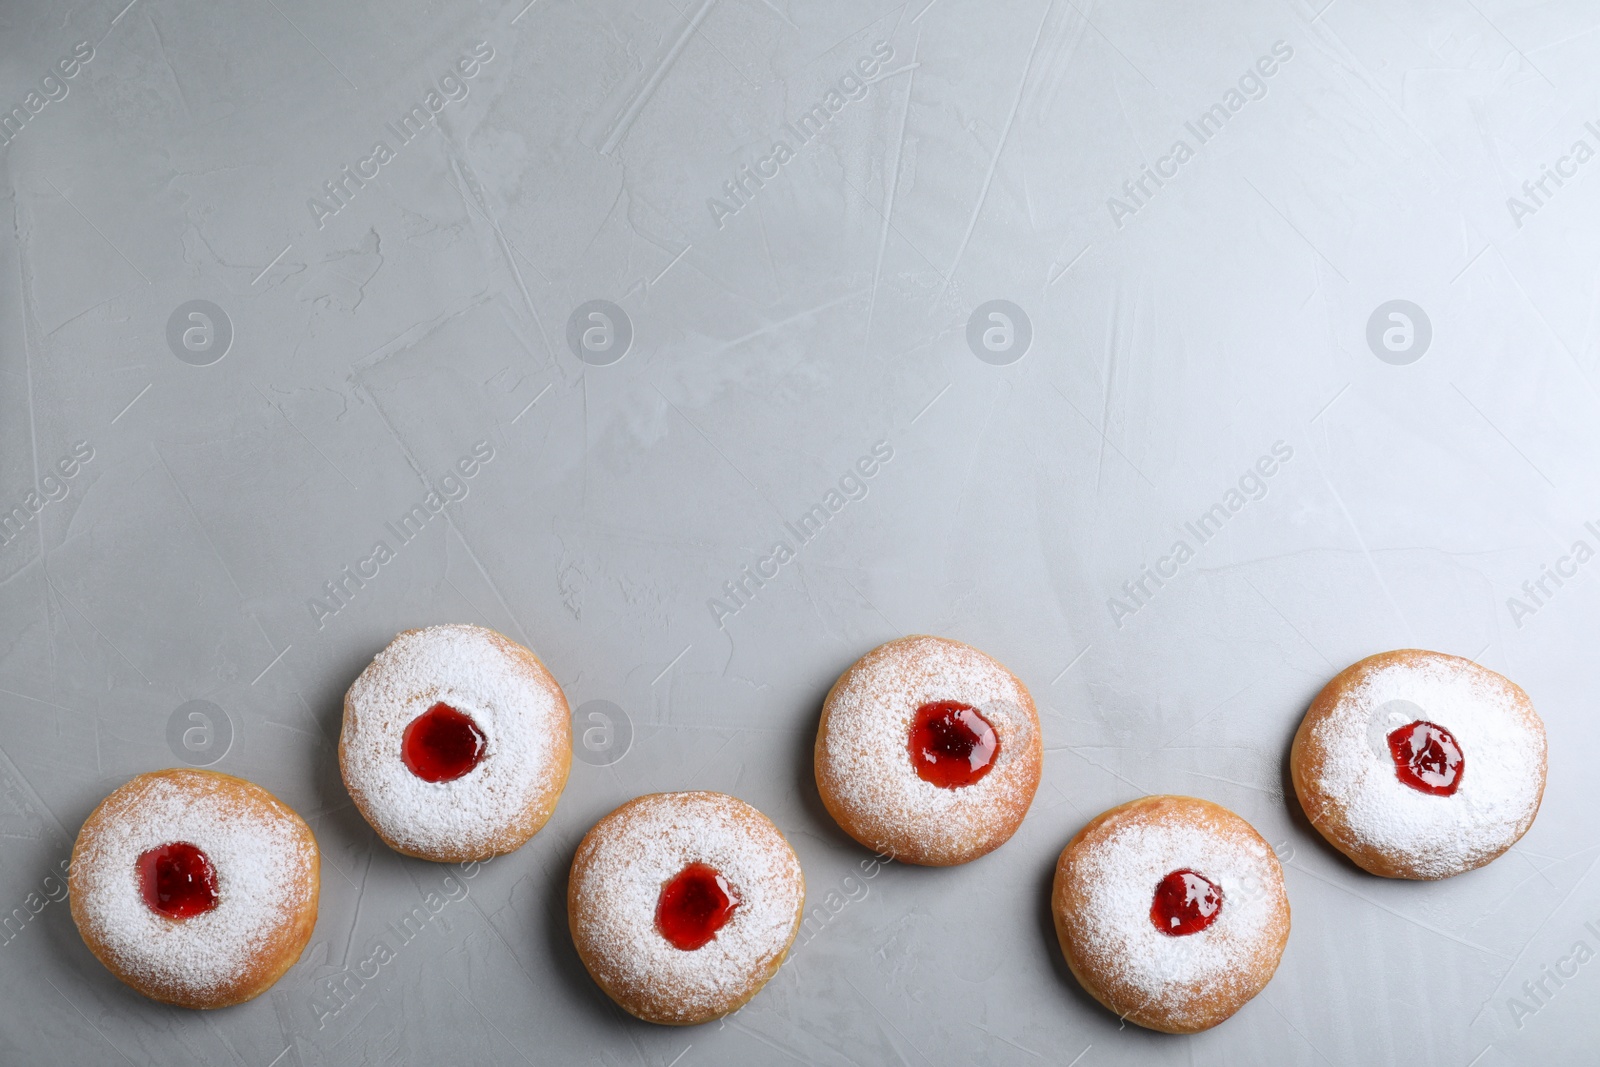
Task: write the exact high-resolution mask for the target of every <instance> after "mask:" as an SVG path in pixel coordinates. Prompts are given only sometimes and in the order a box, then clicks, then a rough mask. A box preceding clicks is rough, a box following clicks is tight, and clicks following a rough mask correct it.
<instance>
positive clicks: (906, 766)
mask: <svg viewBox="0 0 1600 1067" xmlns="http://www.w3.org/2000/svg"><path fill="white" fill-rule="evenodd" d="M945 700H950V701H959V702H960V703H963V704H970V705H972V706H973V707H975V708H977V709H978V711H979V712H980V713H981V714H982V715H983V717H984V718H985V719H987V720H988V721H989V723H990V725H991V726H993V727H994V730H995V733H996V734H997V735H998V737H999V740H1000V752H999V756H998V758H997V759H996V760H995V762H994V764H993V765H992V767H991V769H990V771H989V773H988V774H986V775H984V777H982V778H981V779H979V780H978V781H977V782H975V783H973V784H972V785H968V786H963V787H961V788H959V789H946V788H944V787H942V786H938V785H935V784H933V783H932V782H928V781H925V780H924V779H923V778H922V777H921V776H920V775H918V774H917V772H916V768H915V766H914V765H913V763H912V761H911V757H910V753H909V751H908V749H907V743H908V739H909V737H910V731H911V723H912V718H913V717H914V716H915V714H916V712H917V709H918V708H920V707H922V706H923V705H924V704H929V703H934V702H938V701H945ZM1037 721H1038V720H1037V718H1036V716H1035V714H1034V711H1033V701H1032V698H1031V697H1030V696H1029V695H1028V693H1027V691H1026V690H1025V689H1023V688H1022V686H1021V684H1020V683H1018V681H1017V680H1016V678H1014V677H1013V676H1012V675H1011V673H1010V672H1009V671H1007V670H1006V669H1005V668H1004V667H1002V666H1001V665H1000V664H999V663H997V662H995V661H994V660H993V659H991V658H989V657H988V656H986V655H985V654H983V653H982V652H980V651H978V650H977V649H975V648H972V647H971V646H969V645H964V644H961V643H959V642H956V641H949V640H945V639H943V638H938V637H928V636H916V637H911V638H907V639H905V640H902V641H896V642H892V643H890V644H888V645H885V646H883V647H882V648H880V649H877V650H875V651H874V652H873V653H870V654H869V655H868V656H867V657H866V658H865V659H864V660H863V661H862V663H861V664H860V666H859V667H858V668H856V669H855V670H854V671H852V672H851V674H850V676H849V677H848V678H846V679H845V681H844V682H843V683H842V684H841V685H840V686H839V687H838V688H837V689H836V690H835V691H834V692H833V694H832V696H831V697H830V711H829V717H828V729H827V738H826V741H825V744H824V747H823V751H822V756H823V758H824V760H825V761H826V763H827V770H828V771H829V773H830V775H831V778H832V781H833V783H834V790H835V798H836V800H837V801H838V802H840V803H842V804H843V805H844V806H845V807H846V808H848V809H849V811H850V813H851V815H852V817H853V818H855V819H856V820H858V821H859V822H861V823H863V824H868V825H871V824H876V825H878V826H880V827H883V828H884V830H885V840H884V841H880V842H867V843H868V844H870V845H873V846H874V847H880V848H881V847H883V846H885V845H886V844H888V843H889V840H890V838H892V837H893V836H895V834H894V833H892V832H890V828H893V829H894V830H895V831H898V832H899V833H901V834H907V833H909V834H910V835H912V836H914V837H915V838H916V839H917V840H918V841H919V842H920V843H922V844H924V845H925V846H926V848H927V850H928V852H929V853H931V854H935V855H948V854H954V853H961V852H964V851H966V850H968V849H970V847H971V845H972V843H973V842H974V841H978V840H985V839H988V838H991V837H992V836H993V835H994V833H995V832H996V830H995V827H996V823H997V821H998V822H1000V823H1002V824H1004V825H1006V826H1007V827H1009V825H1010V818H1011V813H1012V812H1013V811H1016V810H1018V809H1019V808H1020V809H1022V810H1025V809H1026V808H1027V806H1028V804H1029V803H1030V802H1031V800H1032V790H1033V788H1034V786H1035V785H1036V782H1035V779H1034V776H1033V775H1032V774H1031V773H1029V768H1028V766H1027V759H1026V757H1027V756H1028V754H1029V753H1030V752H1031V750H1032V748H1033V746H1035V745H1036V744H1038V737H1037V734H1038V727H1037Z"/></svg>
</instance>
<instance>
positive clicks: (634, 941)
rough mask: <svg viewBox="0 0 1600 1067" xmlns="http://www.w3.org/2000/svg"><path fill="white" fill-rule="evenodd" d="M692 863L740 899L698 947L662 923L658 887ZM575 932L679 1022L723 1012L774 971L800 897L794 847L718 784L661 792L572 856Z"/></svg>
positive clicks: (584, 946)
mask: <svg viewBox="0 0 1600 1067" xmlns="http://www.w3.org/2000/svg"><path fill="white" fill-rule="evenodd" d="M691 863H705V864H709V865H710V866H712V867H714V868H716V870H717V871H718V872H720V873H721V874H722V876H723V877H724V878H726V879H727V880H728V881H729V882H730V883H731V884H732V885H733V887H734V888H735V890H736V891H737V897H738V900H739V906H738V907H737V908H736V909H735V910H734V912H733V915H732V916H731V917H730V918H729V920H728V922H727V923H726V925H724V926H723V927H722V928H721V929H720V930H718V931H717V933H716V936H715V937H714V938H713V939H712V940H711V941H709V942H708V943H706V944H705V945H703V946H702V947H700V948H697V949H694V950H691V951H684V950H682V949H679V948H675V947H674V946H673V945H672V944H671V943H670V942H668V941H667V939H666V938H665V937H664V936H663V935H662V934H661V932H660V930H658V929H657V927H656V908H657V905H658V903H659V901H660V898H661V890H662V888H663V886H665V885H666V883H667V882H668V881H670V880H671V879H672V878H673V877H674V876H676V875H677V874H678V873H679V872H681V871H682V870H683V869H684V868H685V867H687V866H688V865H689V864H691ZM572 879H573V880H572V885H571V887H570V892H569V900H570V902H571V904H572V913H571V918H572V923H573V933H574V936H575V938H576V939H577V940H578V942H579V947H580V951H581V952H583V955H584V962H585V963H586V964H587V965H588V967H589V969H590V971H591V972H593V973H594V975H595V978H596V979H597V980H598V981H599V982H600V983H601V985H602V986H604V987H606V988H608V989H611V990H616V991H619V992H621V993H623V994H624V995H626V996H627V997H628V998H630V999H631V1000H634V1001H639V1002H645V1003H648V1005H649V1006H650V1009H651V1011H652V1012H653V1013H655V1014H658V1015H662V1016H665V1017H666V1018H668V1019H671V1020H674V1021H689V1020H694V1019H700V1018H705V1017H707V1016H710V1015H714V1014H719V1013H721V1012H723V1011H726V1010H728V1008H729V1006H730V1005H732V1004H736V1003H737V1002H739V1001H740V1000H742V999H744V998H745V997H747V996H748V995H750V993H751V992H752V991H753V989H754V988H755V987H758V986H759V985H760V984H761V983H762V982H764V981H766V979H767V978H768V977H769V976H770V975H771V973H772V971H773V969H774V968H775V967H776V966H777V963H778V960H779V958H780V957H781V955H782V954H783V952H784V951H785V950H786V949H787V948H788V946H789V942H790V941H791V940H792V939H793V937H794V934H795V931H796V929H797V928H798V925H799V920H800V909H801V906H802V905H803V904H804V902H805V879H804V877H803V876H802V875H801V872H800V861H799V860H798V859H797V858H796V857H795V854H794V850H793V849H791V848H790V847H789V843H788V842H787V841H785V840H784V839H783V835H782V834H780V833H779V832H778V830H777V828H776V827H774V826H773V825H772V823H771V822H770V821H768V820H767V818H766V817H765V816H764V815H762V814H761V813H760V812H758V811H756V809H755V808H752V807H751V806H750V805H748V804H746V803H744V801H742V800H738V799H735V798H734V797H730V796H726V795H724V794H721V793H707V792H690V793H660V794H656V795H653V796H647V797H642V798H640V799H639V800H638V801H636V802H634V803H632V804H629V805H625V806H624V807H622V808H620V809H618V810H617V811H615V812H613V813H612V814H610V815H608V816H607V817H606V818H605V819H603V820H601V821H600V823H598V824H597V825H596V826H595V828H594V829H593V830H592V831H590V834H589V836H588V837H586V838H585V839H584V842H583V844H582V846H580V848H579V850H578V854H577V856H576V857H575V858H574V860H573V865H572Z"/></svg>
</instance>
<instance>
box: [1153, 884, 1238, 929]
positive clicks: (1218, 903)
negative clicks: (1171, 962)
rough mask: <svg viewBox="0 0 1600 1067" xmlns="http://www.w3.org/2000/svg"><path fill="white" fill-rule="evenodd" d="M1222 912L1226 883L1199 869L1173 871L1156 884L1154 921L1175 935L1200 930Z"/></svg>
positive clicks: (1214, 920)
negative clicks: (1207, 875) (1214, 880)
mask: <svg viewBox="0 0 1600 1067" xmlns="http://www.w3.org/2000/svg"><path fill="white" fill-rule="evenodd" d="M1221 914H1222V887H1221V886H1220V885H1218V884H1217V883H1215V882H1213V881H1212V880H1211V879H1209V878H1207V877H1206V876H1205V875H1203V874H1200V873H1199V872H1197V871H1190V870H1182V871H1173V872H1172V873H1171V874H1169V875H1167V876H1166V877H1165V878H1163V879H1161V884H1160V885H1158V886H1156V897H1155V900H1153V901H1151V903H1150V921H1151V922H1153V923H1155V926H1156V929H1157V930H1160V931H1161V932H1162V933H1164V934H1170V935H1171V936H1173V937H1183V936H1184V935H1186V934H1198V933H1199V932H1200V931H1201V930H1204V929H1205V928H1206V927H1208V926H1210V925H1211V924H1212V923H1214V922H1216V921H1217V916H1218V915H1221Z"/></svg>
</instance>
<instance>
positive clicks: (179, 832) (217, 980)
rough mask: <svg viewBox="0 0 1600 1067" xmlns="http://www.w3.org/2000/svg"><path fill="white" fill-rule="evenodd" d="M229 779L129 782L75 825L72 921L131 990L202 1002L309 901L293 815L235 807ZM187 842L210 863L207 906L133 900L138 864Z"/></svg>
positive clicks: (308, 870)
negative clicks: (137, 987) (129, 980)
mask: <svg viewBox="0 0 1600 1067" xmlns="http://www.w3.org/2000/svg"><path fill="white" fill-rule="evenodd" d="M237 787H238V783H236V782H232V781H231V780H227V779H224V780H222V781H220V782H219V781H217V780H214V779H210V777H209V776H207V775H204V774H201V773H195V774H193V775H184V776H182V777H170V776H150V777H146V778H141V779H135V780H134V781H133V782H130V783H129V784H128V785H127V786H124V787H123V788H122V789H120V790H118V791H117V792H116V793H114V794H112V796H111V797H110V798H109V799H108V802H107V804H106V805H105V807H104V808H102V809H101V812H100V816H101V817H100V819H99V820H98V822H97V824H96V825H95V826H94V827H92V828H89V827H86V828H85V831H84V834H85V837H84V839H83V840H81V841H80V843H79V850H78V853H77V855H76V856H75V858H74V860H73V865H72V873H73V875H74V879H75V881H76V883H77V886H78V887H79V888H80V890H81V896H80V897H79V898H78V899H77V904H78V909H77V911H78V914H79V915H80V919H81V921H82V922H84V924H85V925H86V927H87V932H88V933H91V934H92V935H93V936H94V937H95V939H96V940H98V941H99V942H100V943H101V945H102V946H103V948H104V950H105V952H106V953H107V954H108V955H109V956H110V957H111V958H112V959H113V960H115V962H116V964H117V966H119V967H120V968H121V969H122V970H124V971H126V972H127V973H128V974H130V975H131V976H133V977H134V978H136V979H138V980H140V981H141V982H143V983H146V984H149V985H152V986H156V987H162V988H167V989H171V990H176V991H180V992H183V993H187V994H191V995H196V996H202V995H205V994H207V993H210V992H212V991H214V990H215V989H217V988H218V987H219V986H224V985H226V984H227V983H229V982H231V981H234V980H236V979H238V978H240V977H241V976H242V974H243V973H244V971H245V970H246V969H247V968H248V967H250V966H251V965H252V964H254V963H255V962H256V956H257V954H258V953H259V952H260V951H261V950H262V948H263V947H264V946H265V945H266V943H267V941H268V940H269V939H270V938H271V937H272V936H273V934H274V933H276V932H277V931H278V930H280V929H281V928H282V927H283V926H284V925H285V924H286V923H288V922H290V921H291V920H292V918H293V916H294V915H295V914H296V913H298V912H299V911H300V909H302V908H304V907H305V906H306V904H307V903H308V902H309V900H310V897H311V894H312V890H313V885H314V875H315V871H316V866H317V854H316V847H315V845H314V844H312V843H311V841H310V835H309V834H307V833H305V830H304V826H303V824H302V823H301V822H300V821H299V819H298V817H296V816H295V815H294V813H293V812H291V811H289V810H288V809H287V808H284V807H282V805H279V804H277V803H276V802H273V804H272V808H271V810H270V811H263V810H262V808H261V807H260V806H259V805H257V804H240V803H239V802H238V801H237V800H236V799H234V797H232V796H231V795H230V791H231V790H233V789H235V788H237ZM176 842H187V843H188V844H192V845H194V846H196V847H197V848H199V849H200V850H201V851H202V852H204V853H205V854H206V856H207V858H208V859H209V860H210V861H211V866H212V868H213V870H214V871H215V872H216V879H217V906H216V907H215V908H213V909H211V910H210V911H208V912H205V913H204V914H201V915H196V916H193V917H190V918H187V919H180V920H174V919H168V918H166V917H164V916H161V915H158V914H156V912H154V911H153V910H151V908H150V907H149V906H148V905H147V904H146V903H145V901H144V895H143V892H142V890H141V888H140V885H139V876H138V859H139V856H140V855H141V854H143V853H144V852H146V851H148V850H150V849H153V848H157V847H159V846H161V845H167V844H173V843H176Z"/></svg>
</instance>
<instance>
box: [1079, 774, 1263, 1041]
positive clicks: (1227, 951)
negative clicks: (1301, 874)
mask: <svg viewBox="0 0 1600 1067" xmlns="http://www.w3.org/2000/svg"><path fill="white" fill-rule="evenodd" d="M1178 870H1193V871H1197V872H1199V873H1201V874H1203V875H1205V876H1206V877H1207V878H1209V879H1210V880H1211V881H1212V882H1214V883H1215V884H1217V885H1218V886H1219V887H1220V888H1221V890H1222V905H1221V910H1220V912H1219V913H1218V915H1217V918H1216V920H1215V921H1214V922H1212V924H1211V925H1210V926H1207V927H1206V928H1205V929H1203V930H1200V931H1199V932H1198V933H1194V934H1189V935H1187V936H1180V937H1172V936H1168V935H1167V934H1165V933H1163V932H1162V931H1161V930H1159V929H1157V928H1156V925H1155V923H1154V922H1153V921H1152V919H1151V917H1150V910H1151V904H1152V902H1153V900H1154V898H1155V892H1156V887H1157V885H1159V884H1160V882H1161V880H1162V879H1163V878H1164V877H1166V876H1167V875H1168V874H1169V873H1171V872H1173V871H1178ZM1050 910H1051V914H1052V915H1053V917H1054V919H1055V926H1056V937H1057V938H1058V939H1059V941H1060V942H1061V951H1062V953H1063V954H1064V955H1065V956H1066V958H1067V965H1068V966H1069V967H1071V968H1072V973H1073V975H1074V976H1076V977H1077V979H1078V981H1079V982H1080V983H1081V984H1082V985H1083V988H1084V989H1086V990H1088V991H1089V993H1090V995H1091V996H1093V997H1094V998H1095V999H1096V1000H1098V1001H1099V1002H1100V1003H1102V1004H1104V1005H1105V1006H1106V1007H1107V1008H1109V1009H1111V1010H1112V1011H1113V1012H1115V1013H1116V1014H1117V1015H1119V1016H1121V1017H1123V1018H1125V1019H1128V1020H1129V1021H1131V1022H1135V1023H1138V1024H1139V1025H1140V1026H1144V1027H1148V1028H1149V1029H1152V1030H1161V1031H1164V1032H1166V1033H1169V1034H1192V1033H1196V1032H1198V1031H1200V1030H1207V1029H1210V1028H1211V1027H1213V1026H1216V1025H1217V1024H1218V1023H1220V1022H1222V1021H1223V1020H1225V1019H1227V1018H1228V1017H1229V1016H1231V1015H1233V1013H1234V1012H1236V1011H1238V1010H1239V1009H1240V1008H1242V1007H1244V1005H1245V1004H1246V1003H1247V1002H1248V1001H1249V1000H1250V999H1251V998H1252V997H1254V996H1255V995H1256V994H1257V993H1259V992H1261V990H1262V989H1264V988H1265V987H1266V985H1267V983H1268V982H1269V981H1271V979H1272V975H1273V973H1274V972H1275V971H1276V970H1277V969H1278V961H1279V960H1280V959H1281V958H1282V956H1283V949H1284V946H1285V945H1286V944H1287V943H1288V941H1289V898H1288V896H1287V894H1286V893H1285V892H1284V887H1283V870H1282V868H1281V867H1280V866H1279V865H1278V858H1277V856H1276V855H1274V854H1273V851H1272V849H1271V848H1270V847H1269V846H1268V845H1267V843H1266V841H1264V840H1262V838H1261V835H1260V834H1258V833H1256V831H1255V829H1254V828H1253V827H1252V826H1251V825H1250V824H1249V823H1247V822H1245V821H1244V820H1243V819H1241V818H1240V817H1239V816H1238V815H1235V814H1234V813H1233V812H1231V811H1229V810H1228V809H1227V808H1224V807H1222V806H1221V805H1218V804H1213V803H1211V802H1210V801H1208V800H1199V799H1197V798H1195V797H1181V796H1149V797H1144V798H1142V799H1139V800H1135V801H1132V802H1130V803H1127V804H1123V805H1121V806H1119V807H1115V808H1112V809H1111V810H1110V811H1107V812H1104V813H1102V814H1100V815H1097V816H1096V817H1095V818H1094V819H1092V820H1090V822H1089V824H1088V825H1087V826H1085V827H1084V828H1083V829H1082V830H1079V831H1078V833H1077V835H1076V836H1075V837H1073V839H1072V840H1071V841H1069V842H1068V843H1067V847H1066V848H1065V849H1063V850H1062V852H1061V858H1060V859H1059V860H1058V861H1057V863H1056V874H1055V883H1054V887H1053V891H1052V893H1051V898H1050Z"/></svg>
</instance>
